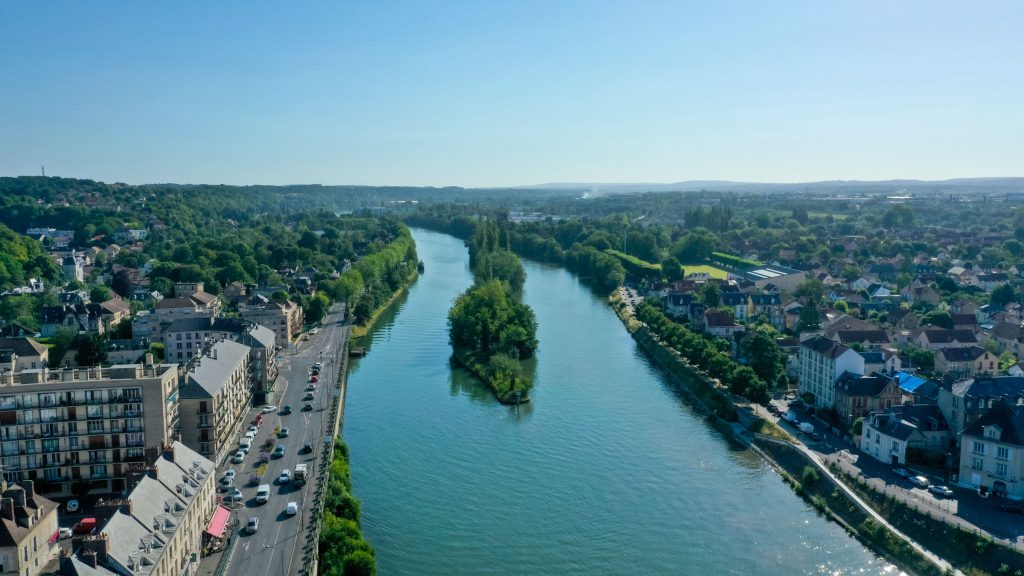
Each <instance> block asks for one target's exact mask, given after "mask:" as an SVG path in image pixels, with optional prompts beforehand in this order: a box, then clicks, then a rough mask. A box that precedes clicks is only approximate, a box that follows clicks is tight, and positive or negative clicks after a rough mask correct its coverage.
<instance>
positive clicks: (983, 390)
mask: <svg viewBox="0 0 1024 576" xmlns="http://www.w3.org/2000/svg"><path fill="white" fill-rule="evenodd" d="M953 394H954V395H956V396H961V397H964V398H1007V399H1010V400H1016V399H1017V398H1021V397H1024V376H978V377H975V378H968V379H966V380H960V381H959V382H955V383H954V384H953Z"/></svg>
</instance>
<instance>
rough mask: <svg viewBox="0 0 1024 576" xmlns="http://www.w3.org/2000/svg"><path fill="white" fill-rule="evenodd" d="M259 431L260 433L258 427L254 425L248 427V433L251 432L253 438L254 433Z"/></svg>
mask: <svg viewBox="0 0 1024 576" xmlns="http://www.w3.org/2000/svg"><path fill="white" fill-rule="evenodd" d="M259 431H260V427H259V426H257V425H255V424H253V425H252V426H249V432H252V435H253V436H255V435H256V433H257V432H259Z"/></svg>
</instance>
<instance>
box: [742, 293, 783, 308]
mask: <svg viewBox="0 0 1024 576" xmlns="http://www.w3.org/2000/svg"><path fill="white" fill-rule="evenodd" d="M750 301H751V303H752V304H753V305H754V306H778V305H779V304H782V296H781V295H779V294H751V295H750Z"/></svg>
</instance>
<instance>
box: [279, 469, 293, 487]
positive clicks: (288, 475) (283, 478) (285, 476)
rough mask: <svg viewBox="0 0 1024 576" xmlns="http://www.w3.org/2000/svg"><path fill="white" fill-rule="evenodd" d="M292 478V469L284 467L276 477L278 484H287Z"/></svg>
mask: <svg viewBox="0 0 1024 576" xmlns="http://www.w3.org/2000/svg"><path fill="white" fill-rule="evenodd" d="M291 479H292V471H291V470H289V469H287V468H285V469H284V470H281V475H280V476H278V477H277V483H278V484H287V483H288V482H290V481H291Z"/></svg>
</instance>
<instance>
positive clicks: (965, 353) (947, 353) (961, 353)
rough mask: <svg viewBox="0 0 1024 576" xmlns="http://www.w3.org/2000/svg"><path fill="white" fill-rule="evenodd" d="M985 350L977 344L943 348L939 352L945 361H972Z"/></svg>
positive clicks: (982, 354)
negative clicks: (965, 346)
mask: <svg viewBox="0 0 1024 576" xmlns="http://www.w3.org/2000/svg"><path fill="white" fill-rule="evenodd" d="M985 352H986V350H985V349H984V348H981V347H979V346H968V347H967V348H943V349H942V350H939V354H942V356H943V357H944V358H945V359H946V361H947V362H973V361H974V360H977V359H978V358H981V357H982V356H984V355H985Z"/></svg>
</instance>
